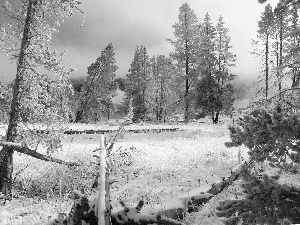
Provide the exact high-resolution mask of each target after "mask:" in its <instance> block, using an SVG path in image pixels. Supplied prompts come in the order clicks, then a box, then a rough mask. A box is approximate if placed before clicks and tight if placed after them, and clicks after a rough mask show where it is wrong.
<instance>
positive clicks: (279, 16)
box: [274, 2, 289, 98]
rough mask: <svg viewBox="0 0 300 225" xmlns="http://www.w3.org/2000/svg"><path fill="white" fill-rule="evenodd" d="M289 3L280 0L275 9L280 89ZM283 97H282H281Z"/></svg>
mask: <svg viewBox="0 0 300 225" xmlns="http://www.w3.org/2000/svg"><path fill="white" fill-rule="evenodd" d="M287 9H288V8H287V5H285V4H283V3H282V2H279V3H278V4H277V6H276V7H275V9H274V16H275V39H276V41H275V45H274V47H275V50H274V53H275V58H276V61H275V62H276V77H277V83H278V91H279V92H280V91H281V90H282V82H283V79H284V68H283V64H284V56H285V54H286V42H285V39H286V37H287V34H288V29H289V27H288V10H287ZM280 98H281V97H280Z"/></svg>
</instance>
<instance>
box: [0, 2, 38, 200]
mask: <svg viewBox="0 0 300 225" xmlns="http://www.w3.org/2000/svg"><path fill="white" fill-rule="evenodd" d="M35 4H36V2H35V0H29V2H28V6H27V15H26V20H25V24H24V31H23V37H22V42H21V49H20V55H19V59H18V64H17V75H16V79H15V85H14V87H13V99H12V103H11V110H10V117H9V124H8V130H7V136H6V140H7V141H8V142H15V141H16V138H17V136H18V123H19V122H20V119H21V116H20V113H21V97H22V88H23V87H22V85H23V83H24V79H25V78H24V75H25V70H26V69H25V64H26V58H27V54H28V52H27V51H28V47H29V44H30V38H31V31H30V30H31V26H32V22H33V17H34V12H35V9H34V7H35ZM13 153H14V151H13V150H12V149H11V148H8V147H5V146H4V147H3V149H2V150H1V151H0V191H1V192H2V193H3V194H4V195H6V196H8V195H9V194H10V192H11V185H12V173H13Z"/></svg>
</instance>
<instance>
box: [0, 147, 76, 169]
mask: <svg viewBox="0 0 300 225" xmlns="http://www.w3.org/2000/svg"><path fill="white" fill-rule="evenodd" d="M0 146H3V147H6V148H7V149H9V150H13V151H16V152H19V153H23V154H26V155H29V156H32V157H34V158H36V159H40V160H44V161H49V162H55V163H58V164H63V165H67V166H75V165H78V163H76V162H66V161H63V160H61V159H57V158H54V157H51V156H47V155H44V154H41V153H38V152H37V151H34V150H32V149H30V148H28V147H27V146H24V145H22V144H20V143H13V142H6V141H1V142H0ZM0 152H1V151H0ZM0 162H2V159H0Z"/></svg>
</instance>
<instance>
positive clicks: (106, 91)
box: [75, 43, 118, 122]
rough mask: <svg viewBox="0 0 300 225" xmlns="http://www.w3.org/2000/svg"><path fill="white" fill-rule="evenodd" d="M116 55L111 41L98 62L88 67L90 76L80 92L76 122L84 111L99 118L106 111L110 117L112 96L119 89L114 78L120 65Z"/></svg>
mask: <svg viewBox="0 0 300 225" xmlns="http://www.w3.org/2000/svg"><path fill="white" fill-rule="evenodd" d="M114 57H115V53H114V47H113V45H112V43H109V44H108V45H107V47H106V48H105V49H104V50H103V51H102V52H101V55H100V56H99V57H98V58H97V59H96V62H94V63H92V64H91V65H90V66H89V67H88V76H87V80H86V82H85V83H84V85H83V87H82V89H81V92H80V105H79V108H78V110H77V113H76V119H75V122H79V121H80V120H81V119H82V117H83V114H84V113H87V114H91V115H92V117H95V118H94V119H97V117H98V112H99V111H102V112H104V113H105V115H107V119H109V118H110V113H111V110H112V106H113V104H112V98H113V97H114V96H115V92H116V89H117V86H116V83H115V82H114V80H115V77H116V70H117V69H118V67H117V66H116V65H115V64H116V60H115V58H114Z"/></svg>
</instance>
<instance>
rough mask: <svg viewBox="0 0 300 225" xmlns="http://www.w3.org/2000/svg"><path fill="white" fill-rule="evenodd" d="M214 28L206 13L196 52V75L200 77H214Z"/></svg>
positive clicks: (215, 59) (215, 58) (215, 57)
mask: <svg viewBox="0 0 300 225" xmlns="http://www.w3.org/2000/svg"><path fill="white" fill-rule="evenodd" d="M216 35H217V33H216V28H215V27H214V25H213V24H212V22H211V18H210V16H209V14H208V13H206V15H205V17H204V21H203V23H202V25H201V28H200V36H201V42H200V45H199V51H198V73H200V74H201V76H214V75H215V72H216V63H217V55H216V47H217V45H216Z"/></svg>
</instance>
